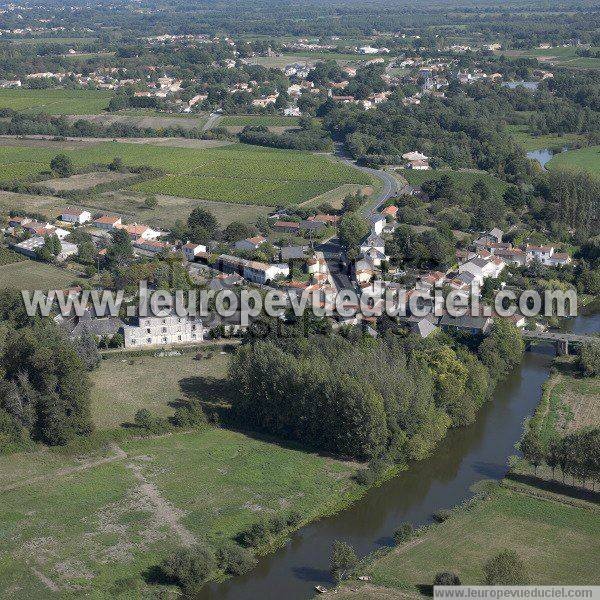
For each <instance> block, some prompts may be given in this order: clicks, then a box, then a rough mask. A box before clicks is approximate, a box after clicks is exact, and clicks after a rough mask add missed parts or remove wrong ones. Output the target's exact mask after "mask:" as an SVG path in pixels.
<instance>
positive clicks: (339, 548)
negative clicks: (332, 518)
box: [331, 540, 358, 582]
mask: <svg viewBox="0 0 600 600" xmlns="http://www.w3.org/2000/svg"><path fill="white" fill-rule="evenodd" d="M357 565H358V557H357V556H356V552H355V551H354V548H352V546H351V545H350V544H348V543H346V542H340V541H337V540H336V541H335V542H333V548H332V550H331V574H332V575H333V577H334V579H335V580H336V581H337V582H340V581H342V579H347V578H348V577H349V575H350V574H351V572H352V571H353V569H355V568H356V566H357Z"/></svg>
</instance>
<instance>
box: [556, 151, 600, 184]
mask: <svg viewBox="0 0 600 600" xmlns="http://www.w3.org/2000/svg"><path fill="white" fill-rule="evenodd" d="M546 168H547V169H549V170H551V169H573V170H576V171H585V172H587V173H589V174H590V175H592V176H594V177H600V146H588V147H587V148H581V149H580V150H569V151H568V152H562V153H561V154H557V155H556V156H554V157H553V158H552V160H551V161H550V162H548V163H547V164H546Z"/></svg>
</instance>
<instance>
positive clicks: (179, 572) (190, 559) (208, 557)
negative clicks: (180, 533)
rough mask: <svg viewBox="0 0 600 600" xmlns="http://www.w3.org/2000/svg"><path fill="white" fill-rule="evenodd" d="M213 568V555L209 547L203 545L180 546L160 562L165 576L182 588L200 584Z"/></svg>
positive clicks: (214, 566) (214, 564)
mask: <svg viewBox="0 0 600 600" xmlns="http://www.w3.org/2000/svg"><path fill="white" fill-rule="evenodd" d="M215 568H216V561H215V555H214V553H213V551H212V549H211V548H210V547H208V546H204V545H197V546H194V547H193V548H181V549H179V550H177V551H176V552H175V553H174V554H172V555H171V556H169V557H168V558H166V559H165V560H164V561H163V562H162V564H161V570H162V571H163V573H164V574H165V576H166V577H168V578H169V579H170V580H171V581H173V582H174V583H177V584H178V585H179V586H181V587H182V588H194V587H196V586H198V585H200V584H202V583H203V582H204V581H206V579H207V577H208V576H209V575H210V574H211V572H212V571H214V569H215Z"/></svg>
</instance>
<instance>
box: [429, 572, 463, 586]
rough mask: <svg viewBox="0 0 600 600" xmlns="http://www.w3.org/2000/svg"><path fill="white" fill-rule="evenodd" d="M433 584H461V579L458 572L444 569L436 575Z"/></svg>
mask: <svg viewBox="0 0 600 600" xmlns="http://www.w3.org/2000/svg"><path fill="white" fill-rule="evenodd" d="M433 585H460V579H459V577H458V575H457V574H456V573H452V572H449V571H443V572H442V573H438V574H437V575H436V576H435V579H434V580H433Z"/></svg>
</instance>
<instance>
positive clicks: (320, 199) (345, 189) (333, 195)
mask: <svg viewBox="0 0 600 600" xmlns="http://www.w3.org/2000/svg"><path fill="white" fill-rule="evenodd" d="M356 192H362V193H363V194H365V195H366V196H371V195H372V194H373V186H370V185H367V186H364V185H357V184H356V183H346V184H344V185H340V186H339V187H337V188H335V189H334V190H331V191H329V192H325V193H324V194H321V195H320V196H316V197H315V198H312V199H311V200H309V201H307V202H303V203H302V204H301V206H302V208H313V207H315V208H316V207H317V206H319V205H321V204H331V206H333V208H335V209H336V210H339V209H341V208H342V204H343V203H344V198H346V196H349V195H351V194H356Z"/></svg>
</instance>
